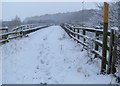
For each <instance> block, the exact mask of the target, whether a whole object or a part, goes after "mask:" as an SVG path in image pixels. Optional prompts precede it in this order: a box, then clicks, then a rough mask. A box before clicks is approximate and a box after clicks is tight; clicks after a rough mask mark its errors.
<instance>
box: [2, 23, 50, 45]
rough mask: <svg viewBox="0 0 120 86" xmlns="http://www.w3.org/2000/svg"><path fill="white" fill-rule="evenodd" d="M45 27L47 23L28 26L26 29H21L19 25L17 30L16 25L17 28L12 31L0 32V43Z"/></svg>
mask: <svg viewBox="0 0 120 86" xmlns="http://www.w3.org/2000/svg"><path fill="white" fill-rule="evenodd" d="M24 27H25V26H23V28H24ZM46 27H49V25H44V26H37V27H34V28H30V27H29V28H27V29H23V28H22V27H19V28H20V30H18V29H19V28H18V27H17V29H15V30H14V31H13V32H8V33H3V34H0V44H4V43H6V42H8V41H9V40H11V39H15V38H18V37H23V36H24V35H26V34H29V33H31V32H35V31H37V30H39V29H43V28H46Z"/></svg>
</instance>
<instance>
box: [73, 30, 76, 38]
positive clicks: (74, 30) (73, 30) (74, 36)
mask: <svg viewBox="0 0 120 86" xmlns="http://www.w3.org/2000/svg"><path fill="white" fill-rule="evenodd" d="M75 30H76V29H75V28H74V29H73V31H74V32H75ZM74 37H75V34H74Z"/></svg>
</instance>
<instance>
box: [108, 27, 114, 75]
mask: <svg viewBox="0 0 120 86" xmlns="http://www.w3.org/2000/svg"><path fill="white" fill-rule="evenodd" d="M113 45H114V30H113V29H111V33H110V47H109V58H108V67H107V74H110V73H111V62H112V58H113Z"/></svg>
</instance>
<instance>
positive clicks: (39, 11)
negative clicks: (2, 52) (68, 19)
mask: <svg viewBox="0 0 120 86" xmlns="http://www.w3.org/2000/svg"><path fill="white" fill-rule="evenodd" d="M82 7H83V5H82V2H3V3H2V19H3V20H11V19H13V18H14V17H15V16H16V15H17V16H19V17H20V18H21V20H24V19H25V18H26V17H31V16H40V15H43V14H54V13H58V12H61V13H63V12H73V11H79V10H81V9H82ZM84 8H86V9H95V8H96V4H95V3H92V2H87V3H85V4H84Z"/></svg>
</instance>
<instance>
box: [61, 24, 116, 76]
mask: <svg viewBox="0 0 120 86" xmlns="http://www.w3.org/2000/svg"><path fill="white" fill-rule="evenodd" d="M61 27H62V28H63V29H64V30H65V31H66V32H67V34H68V35H69V36H70V37H71V38H73V39H74V40H76V41H77V43H80V44H82V45H83V46H84V47H83V48H85V49H89V45H88V44H87V43H86V40H91V41H93V42H94V48H93V49H90V50H91V52H92V53H93V54H95V58H96V57H99V58H100V59H101V60H102V57H103V56H102V52H103V51H102V49H101V52H100V51H99V50H100V49H99V48H100V47H101V48H103V47H106V48H104V51H105V52H108V53H107V55H106V57H105V58H107V60H105V62H104V64H105V65H106V67H107V68H106V70H105V72H106V73H108V74H110V73H112V74H114V73H115V71H116V70H115V58H116V57H115V54H116V50H115V49H116V48H115V47H114V39H115V37H116V34H115V33H114V31H115V30H114V29H111V30H109V31H108V33H107V38H109V40H110V41H109V42H108V40H106V41H107V44H106V45H107V46H106V45H103V40H104V36H103V33H104V32H103V29H95V28H87V27H75V26H71V25H69V24H62V25H61ZM80 32H81V33H80ZM87 32H92V33H95V38H92V37H90V36H88V35H87V34H86V33H87ZM100 35H101V36H102V39H103V40H100V39H99V36H100ZM80 38H82V39H80Z"/></svg>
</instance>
